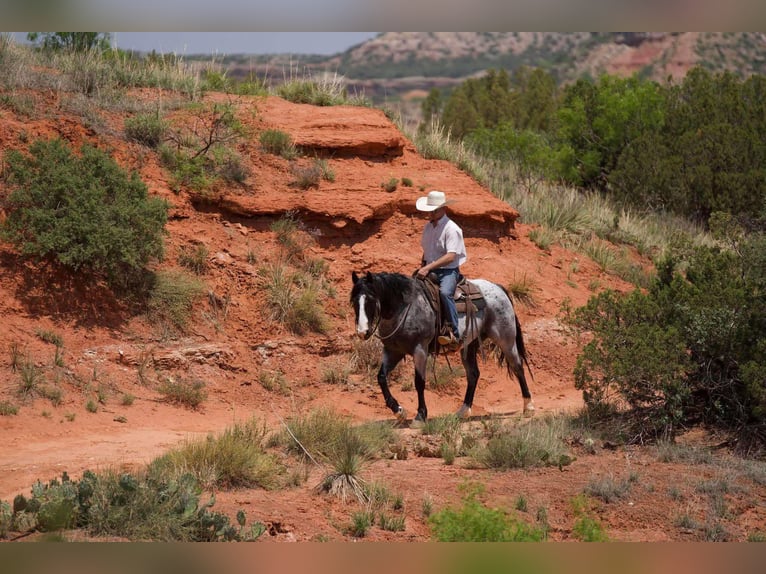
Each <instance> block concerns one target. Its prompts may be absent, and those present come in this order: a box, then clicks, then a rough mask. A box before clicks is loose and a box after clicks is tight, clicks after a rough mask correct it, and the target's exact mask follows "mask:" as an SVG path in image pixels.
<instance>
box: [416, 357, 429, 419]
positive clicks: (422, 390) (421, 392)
mask: <svg viewBox="0 0 766 574" xmlns="http://www.w3.org/2000/svg"><path fill="white" fill-rule="evenodd" d="M412 359H413V363H414V364H415V391H417V393H418V412H417V414H416V415H415V419H414V421H413V422H414V423H415V425H416V426H419V425H422V424H424V423H425V422H426V419H427V418H428V408H427V407H426V366H427V364H428V353H427V352H426V350H425V349H424V348H423V347H422V346H421V345H418V347H417V348H416V349H415V352H414V353H413V354H412Z"/></svg>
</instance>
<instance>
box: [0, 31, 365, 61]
mask: <svg viewBox="0 0 766 574" xmlns="http://www.w3.org/2000/svg"><path fill="white" fill-rule="evenodd" d="M377 34H378V32H112V40H113V44H114V45H115V46H116V47H118V48H121V49H123V50H137V51H139V52H151V51H152V50H154V51H156V52H158V53H160V54H179V55H191V54H202V55H221V56H226V55H231V54H322V55H330V54H337V53H339V52H344V51H346V50H347V49H348V48H350V47H351V46H354V45H356V44H360V43H362V42H364V41H365V40H369V39H370V38H374V37H375V36H376V35H377ZM14 36H15V38H16V40H17V41H26V36H27V33H26V32H16V33H14Z"/></svg>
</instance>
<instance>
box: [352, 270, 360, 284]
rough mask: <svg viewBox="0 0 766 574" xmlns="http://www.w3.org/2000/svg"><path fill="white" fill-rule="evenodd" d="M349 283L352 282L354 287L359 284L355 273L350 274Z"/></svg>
mask: <svg viewBox="0 0 766 574" xmlns="http://www.w3.org/2000/svg"><path fill="white" fill-rule="evenodd" d="M351 281H352V282H353V284H354V285H356V284H357V283H359V275H357V274H356V271H352V272H351Z"/></svg>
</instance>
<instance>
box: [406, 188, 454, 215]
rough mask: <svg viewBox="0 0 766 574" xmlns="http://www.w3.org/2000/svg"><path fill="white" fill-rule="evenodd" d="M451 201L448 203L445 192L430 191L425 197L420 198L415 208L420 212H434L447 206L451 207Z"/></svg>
mask: <svg viewBox="0 0 766 574" xmlns="http://www.w3.org/2000/svg"><path fill="white" fill-rule="evenodd" d="M450 203H452V202H451V201H447V196H446V195H444V192H443V191H436V190H434V191H429V192H428V195H427V196H425V197H419V198H418V200H417V202H415V207H416V208H417V210H418V211H434V210H436V209H439V208H440V207H444V206H445V205H449V204H450Z"/></svg>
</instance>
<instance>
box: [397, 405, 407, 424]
mask: <svg viewBox="0 0 766 574" xmlns="http://www.w3.org/2000/svg"><path fill="white" fill-rule="evenodd" d="M396 419H397V420H398V421H399V422H402V421H405V420H407V411H405V410H404V408H403V407H399V410H397V411H396Z"/></svg>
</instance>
